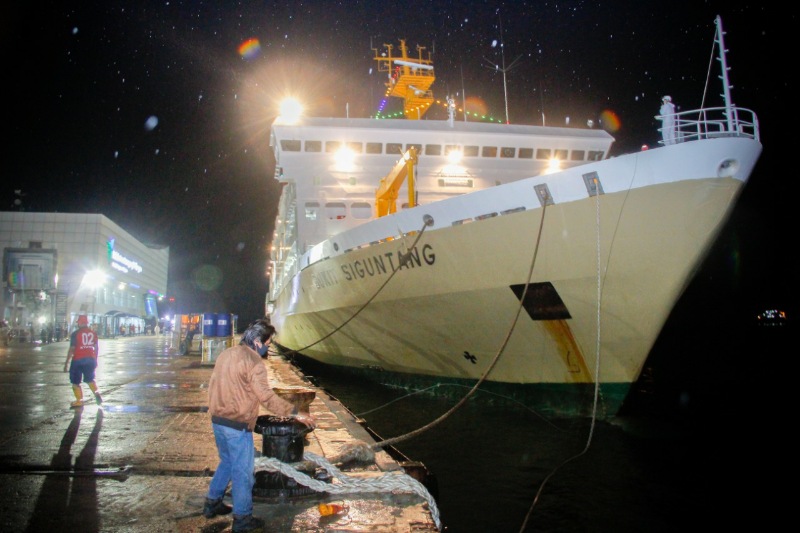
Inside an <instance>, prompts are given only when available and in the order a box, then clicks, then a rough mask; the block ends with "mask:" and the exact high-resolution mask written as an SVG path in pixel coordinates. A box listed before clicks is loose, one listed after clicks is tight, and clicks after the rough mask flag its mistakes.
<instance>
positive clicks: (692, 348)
mask: <svg viewBox="0 0 800 533" xmlns="http://www.w3.org/2000/svg"><path fill="white" fill-rule="evenodd" d="M733 312H734V314H735V313H736V312H738V311H733ZM729 318H730V317H729ZM731 320H732V321H731ZM731 320H725V321H722V322H716V323H715V322H714V321H706V322H705V323H699V322H698V321H693V322H692V323H687V322H686V321H684V320H682V319H681V318H680V317H677V318H676V317H673V318H672V319H671V320H670V322H669V323H668V325H667V328H666V329H665V331H664V333H663V334H662V336H661V338H660V339H659V341H658V343H657V345H656V347H655V348H654V349H653V352H652V353H651V356H650V358H649V359H648V367H647V371H646V372H645V376H644V377H643V379H642V380H641V381H640V382H639V383H637V384H636V386H635V387H634V390H633V391H632V392H631V394H630V396H629V398H628V400H627V401H626V404H625V406H624V408H623V412H622V413H621V414H620V415H619V416H617V417H615V418H613V419H611V420H609V421H604V422H601V421H598V422H595V423H593V421H592V420H591V419H589V418H580V419H574V418H573V419H545V418H543V417H542V416H540V415H539V414H538V413H536V412H534V411H530V410H527V409H524V408H521V407H503V408H502V409H500V408H497V407H491V406H487V405H483V404H482V403H481V402H468V403H467V404H466V405H465V406H464V407H463V408H461V409H460V410H459V411H457V412H456V413H455V414H453V415H452V416H450V417H449V418H448V419H446V420H445V421H444V422H442V423H441V424H439V425H437V426H435V427H434V428H432V429H429V430H427V431H425V432H424V433H423V434H421V435H419V436H416V437H414V438H412V439H409V440H406V441H403V442H401V443H399V444H398V445H397V446H396V447H397V448H398V449H399V450H400V451H401V452H402V453H404V454H405V455H406V456H408V457H409V458H411V459H413V460H416V461H420V462H422V463H424V464H425V466H426V467H427V468H428V469H429V470H430V471H431V473H432V474H433V476H434V477H435V480H436V485H437V489H436V490H435V492H434V495H435V496H436V500H437V505H438V507H439V511H440V514H441V518H442V523H443V526H444V529H445V530H446V531H453V532H461V531H465V532H514V531H522V530H523V525H525V528H524V531H567V532H594V531H597V532H607V531H608V532H639V531H648V532H650V531H653V532H660V531H665V532H666V531H687V530H697V529H701V528H710V529H711V528H713V529H714V530H717V529H721V528H729V527H736V528H737V529H739V528H741V527H745V526H746V525H747V524H748V523H753V522H754V521H755V522H754V523H757V524H759V526H758V529H760V530H770V529H771V525H770V524H773V523H774V524H775V526H776V527H777V524H778V522H777V520H778V516H779V515H780V514H781V513H784V514H785V513H787V512H788V509H791V505H790V506H788V507H787V506H785V505H786V504H789V503H790V502H789V501H788V498H789V492H784V491H783V489H779V488H778V487H779V481H778V480H779V479H781V477H782V476H786V474H789V472H790V468H791V466H790V465H792V464H794V462H795V461H794V460H793V459H790V458H792V457H793V454H792V453H790V451H793V450H790V448H791V447H792V442H793V439H790V438H789V437H788V435H789V434H790V433H788V432H787V431H788V430H787V427H786V426H787V420H786V419H785V418H783V417H776V416H775V415H776V414H777V413H779V412H780V411H781V410H783V409H784V408H785V406H787V405H791V403H789V396H790V394H791V391H792V390H793V388H794V387H795V385H794V383H793V382H794V379H793V378H792V377H791V376H792V373H791V371H790V370H789V368H791V366H789V365H790V364H791V360H792V359H793V358H794V356H792V355H790V354H792V353H793V351H792V350H791V349H789V348H788V345H789V344H790V343H793V342H794V339H796V335H795V334H794V331H793V329H790V327H788V326H784V327H772V328H764V327H757V326H755V324H754V323H753V322H752V321H751V320H750V317H749V316H747V317H742V319H741V321H738V322H737V321H736V319H731ZM795 347H796V346H795ZM794 351H796V350H794ZM315 378H316V380H317V381H318V384H319V385H320V386H322V387H324V388H325V389H326V390H328V391H329V392H330V393H331V394H333V395H334V396H335V397H337V398H338V399H339V400H341V401H342V402H343V403H344V404H345V405H347V406H348V407H349V408H350V409H351V411H353V412H354V413H356V414H359V415H360V416H362V418H364V419H365V420H366V421H367V424H368V426H369V427H370V428H371V429H372V430H374V431H375V432H377V433H378V434H379V435H380V436H381V437H383V438H391V437H396V436H399V435H404V434H406V433H408V432H411V431H413V430H416V429H418V428H420V427H423V426H425V425H427V424H429V423H430V422H432V421H433V420H435V419H437V418H438V417H439V416H441V415H442V414H443V413H445V412H446V411H447V410H448V409H449V408H450V407H452V406H453V405H454V404H455V403H456V401H454V400H452V399H449V400H445V399H442V398H437V397H432V396H429V395H423V394H412V395H409V391H407V390H399V389H396V388H390V387H384V386H380V385H376V384H371V383H366V382H357V381H355V380H353V379H348V378H346V377H343V376H336V375H321V374H319V373H318V374H315ZM464 392H465V393H466V392H467V391H466V390H465V391H464ZM793 403H794V404H795V405H796V404H797V402H796V401H794V402H793ZM785 479H786V480H787V481H788V478H785ZM537 491H541V493H540V495H539V496H538V498H537ZM535 499H536V503H535V504H534V500H535ZM532 506H533V507H532ZM531 508H532V510H531ZM529 510H531V511H530V515H529V516H528V518H527V522H526V516H527V515H528V512H529ZM748 527H749V526H748Z"/></svg>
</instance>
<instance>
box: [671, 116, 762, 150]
mask: <svg viewBox="0 0 800 533" xmlns="http://www.w3.org/2000/svg"><path fill="white" fill-rule="evenodd" d="M656 118H657V119H659V120H663V118H664V116H663V115H657V116H656ZM658 131H659V132H661V133H662V137H663V132H664V128H663V127H661V128H659V129H658ZM716 137H746V138H749V139H755V140H757V141H761V136H760V133H759V127H758V117H756V114H755V113H754V112H753V111H751V110H750V109H745V108H742V107H708V108H703V109H695V110H691V111H681V112H680V113H675V142H676V143H682V142H688V141H697V140H701V139H711V138H716ZM659 144H669V143H667V142H665V141H663V140H662V141H659Z"/></svg>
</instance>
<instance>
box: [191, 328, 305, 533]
mask: <svg viewBox="0 0 800 533" xmlns="http://www.w3.org/2000/svg"><path fill="white" fill-rule="evenodd" d="M274 333H275V328H274V327H273V326H272V325H271V324H270V323H269V322H268V321H267V320H265V319H261V320H257V321H256V322H253V323H252V324H250V326H248V328H247V329H246V330H245V331H244V333H243V334H242V340H241V342H240V343H239V345H238V346H234V347H232V348H228V349H226V350H224V351H223V352H222V353H221V354H219V357H218V358H217V360H216V362H215V363H214V371H213V372H212V374H211V379H210V380H209V383H208V412H209V414H210V415H211V426H212V428H213V429H214V440H215V441H216V444H217V452H218V453H219V466H218V467H217V470H216V472H214V477H212V478H211V483H210V484H209V487H208V494H207V495H206V503H205V507H204V508H203V515H204V516H205V517H206V518H213V517H214V516H216V515H225V514H228V513H230V512H231V511H233V531H236V532H238V531H258V530H261V529H262V528H263V527H264V521H263V520H261V519H259V518H256V517H254V516H253V484H254V483H255V474H254V469H255V448H254V445H253V435H252V431H253V429H254V428H255V425H256V419H257V418H258V412H259V406H260V405H263V406H264V407H265V408H267V409H268V410H269V411H270V412H272V413H274V414H276V415H278V416H287V415H295V416H296V418H297V420H298V421H300V422H302V423H304V424H305V425H307V426H309V427H311V428H314V427H315V422H314V419H313V417H311V415H309V414H307V413H303V414H298V413H297V410H296V409H295V406H294V405H293V404H291V403H290V402H287V401H286V400H284V399H283V398H281V397H280V396H278V395H277V394H275V392H274V391H273V390H272V387H271V386H270V384H269V375H268V374H267V367H266V366H265V365H264V362H263V361H262V360H261V358H262V357H264V356H265V355H266V354H267V348H268V347H269V343H270V339H271V338H272V335H273V334H274ZM229 483H230V484H231V495H232V497H233V507H232V508H231V507H230V506H229V505H227V504H225V503H224V502H223V501H222V499H223V497H224V496H225V491H226V489H227V487H228V484H229Z"/></svg>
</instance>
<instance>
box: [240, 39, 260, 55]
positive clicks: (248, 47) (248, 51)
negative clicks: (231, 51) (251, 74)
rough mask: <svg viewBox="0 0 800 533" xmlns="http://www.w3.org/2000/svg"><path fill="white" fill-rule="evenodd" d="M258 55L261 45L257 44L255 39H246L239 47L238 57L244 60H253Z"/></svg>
mask: <svg viewBox="0 0 800 533" xmlns="http://www.w3.org/2000/svg"><path fill="white" fill-rule="evenodd" d="M260 53H261V43H260V42H258V39H256V38H252V39H247V40H246V41H245V42H243V43H242V44H240V45H239V55H240V56H242V57H243V58H244V59H253V58H255V57H258V54H260Z"/></svg>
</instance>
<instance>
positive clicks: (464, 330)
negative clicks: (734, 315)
mask: <svg viewBox="0 0 800 533" xmlns="http://www.w3.org/2000/svg"><path fill="white" fill-rule="evenodd" d="M760 150H761V145H760V144H759V143H758V142H757V141H755V140H752V139H738V138H728V139H706V140H701V141H695V142H688V143H683V144H680V145H675V146H668V147H663V148H658V149H655V150H650V151H644V152H641V153H637V154H630V155H626V156H620V157H617V158H612V159H607V160H604V161H600V162H595V163H593V164H591V165H586V166H585V167H577V168H576V169H572V170H570V171H569V172H563V173H561V174H560V175H554V176H551V177H547V178H543V177H539V178H537V179H533V178H532V179H531V181H530V183H524V180H523V182H522V183H519V182H518V183H516V184H515V185H514V187H513V188H512V187H507V186H500V187H496V188H493V189H492V190H491V192H487V193H486V195H485V196H486V202H487V203H489V202H495V201H496V200H497V199H498V198H502V197H504V196H506V197H507V196H519V194H520V190H528V191H530V194H531V195H533V194H534V193H533V188H534V186H535V185H536V184H540V183H548V184H549V186H550V187H551V190H555V191H556V194H554V195H553V197H554V199H555V201H554V203H553V204H552V205H546V204H545V205H539V206H538V207H531V208H526V209H525V210H522V211H517V212H510V211H513V210H508V211H509V214H506V215H503V216H491V217H487V218H484V219H480V220H477V219H476V220H474V221H472V222H470V223H467V224H456V225H444V224H443V225H441V226H437V224H436V220H437V218H439V219H440V220H441V219H442V216H443V214H444V212H445V211H444V210H447V209H452V206H450V207H442V208H441V209H442V210H443V211H442V216H440V214H439V213H437V209H438V207H437V205H436V204H432V205H429V206H424V205H423V206H419V207H416V208H414V209H411V210H409V212H405V213H403V214H402V216H403V217H405V218H406V219H408V217H413V216H415V213H416V215H417V216H418V219H419V220H420V229H421V230H422V229H423V228H425V227H424V225H423V224H422V220H423V216H424V215H428V216H430V217H432V219H433V221H434V224H433V225H432V226H431V227H430V228H425V229H424V231H421V235H420V233H417V234H416V235H414V234H413V232H411V233H412V234H409V235H406V236H405V237H402V238H398V239H394V240H388V239H382V240H378V241H376V242H375V243H373V244H371V245H370V246H365V247H360V248H357V249H352V250H350V251H348V252H347V253H344V254H340V255H336V256H333V257H329V258H326V259H325V260H323V261H319V262H316V263H313V264H310V265H309V266H307V267H306V268H304V269H303V270H301V271H300V272H298V273H297V274H296V275H295V277H294V279H292V281H291V283H288V284H287V285H286V286H285V287H284V290H283V291H282V292H281V293H280V294H278V297H277V298H276V299H275V301H274V309H273V311H272V313H271V318H272V320H273V323H274V324H275V325H276V327H277V329H278V336H277V338H276V342H277V344H278V345H279V346H280V347H281V348H282V349H283V350H285V351H297V352H299V354H301V355H302V356H303V357H307V358H310V359H311V360H314V361H316V362H319V363H322V364H325V365H330V366H333V367H338V368H347V369H350V370H352V371H356V372H358V373H360V374H362V375H364V376H368V377H369V376H371V377H375V376H378V377H379V378H380V379H381V380H382V381H388V382H392V381H395V382H397V383H406V384H411V383H413V382H414V381H417V382H419V383H420V384H423V383H444V382H447V383H453V384H461V385H470V384H474V383H476V382H477V380H480V379H481V378H483V377H484V376H485V380H486V381H485V385H486V387H488V389H487V390H494V391H496V392H497V393H498V394H502V395H504V396H509V397H511V398H513V399H514V400H518V401H525V402H528V401H529V400H530V398H532V397H535V398H539V399H540V400H542V401H540V402H537V403H538V404H539V406H541V404H545V408H546V409H549V410H552V411H557V412H562V411H563V412H568V413H571V414H574V413H576V412H580V411H584V412H586V410H587V409H589V407H590V403H587V402H586V401H578V402H576V401H575V397H576V396H577V397H581V398H586V397H587V394H588V397H589V398H591V397H593V395H594V392H595V386H594V384H595V383H597V384H598V388H597V391H599V393H600V394H599V400H600V402H601V406H602V407H601V411H602V413H605V414H606V415H614V414H615V413H616V412H617V410H618V408H619V406H620V404H621V403H622V400H623V399H624V397H625V395H626V393H627V392H628V389H629V388H630V385H631V384H632V383H633V382H635V381H636V380H637V379H638V377H639V375H640V373H641V371H642V368H643V366H644V364H645V361H646V359H647V356H648V354H649V352H650V349H651V348H652V346H653V344H654V343H655V340H656V338H657V337H658V335H659V333H660V331H661V328H662V327H663V325H664V323H665V322H666V319H667V317H668V316H669V313H670V312H671V310H672V308H673V307H674V305H675V302H676V301H677V300H678V298H679V297H680V295H681V293H682V292H683V290H684V289H685V287H686V286H687V285H688V283H689V282H690V281H691V279H692V276H693V274H694V272H695V270H696V269H697V267H698V266H699V264H700V263H701V261H702V260H703V258H704V257H705V256H706V254H707V252H708V250H709V248H710V247H711V245H712V244H713V242H714V241H715V239H716V236H717V235H718V233H719V231H720V229H721V227H722V226H723V225H724V223H725V221H726V220H727V218H728V216H729V213H730V210H731V208H732V206H733V205H734V203H735V201H736V198H737V197H738V195H739V194H740V192H741V189H742V187H743V185H744V184H745V183H746V180H747V178H748V177H749V175H750V172H751V170H752V168H753V166H754V165H755V162H756V161H757V159H758V156H759V154H760ZM589 173H596V174H594V175H596V176H598V179H599V181H600V183H601V185H602V191H603V192H602V194H595V195H592V194H591V193H587V194H584V195H583V196H582V197H581V196H580V195H575V194H572V193H570V194H566V193H565V194H563V195H561V196H559V194H558V191H575V190H579V189H580V187H581V186H583V184H584V183H585V181H586V180H585V176H586V175H587V174H589ZM504 188H506V189H508V192H507V194H504ZM475 194H481V193H475ZM507 200H508V198H505V201H507ZM491 207H492V206H490V205H487V212H488V211H491V210H492V209H491ZM500 211H502V209H501V210H500ZM387 218H388V217H387ZM369 224H370V223H367V224H366V225H365V226H362V227H361V228H360V229H359V230H360V231H361V232H362V233H365V232H368V230H367V229H366V228H365V227H366V226H368V225H369ZM409 250H410V251H411V253H410V256H409V261H408V262H407V263H405V264H404V265H403V266H400V258H401V257H402V254H403V253H405V252H408V251H409ZM395 270H396V271H395ZM320 339H321V340H320ZM462 392H463V391H462ZM543 393H555V394H554V395H551V394H543ZM551 396H552V397H558V396H563V397H564V398H565V400H564V402H563V404H562V403H561V402H559V401H557V400H551V399H549V398H551ZM587 414H588V412H587Z"/></svg>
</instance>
